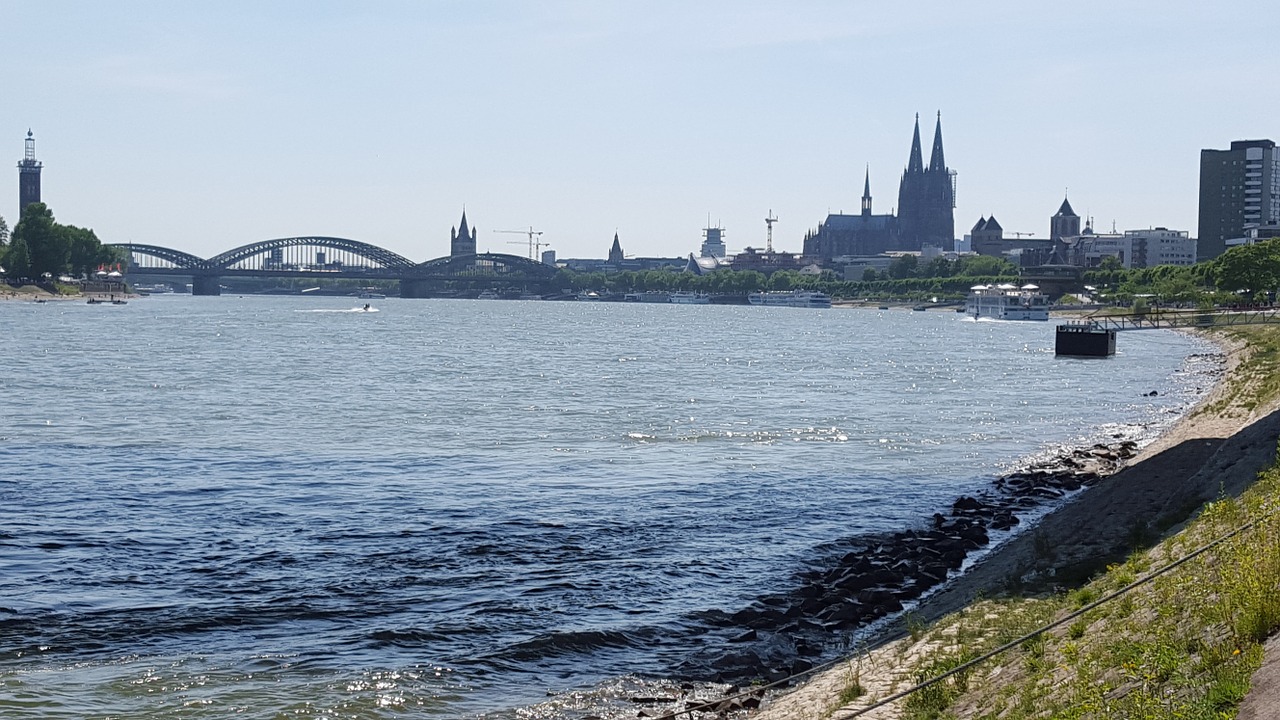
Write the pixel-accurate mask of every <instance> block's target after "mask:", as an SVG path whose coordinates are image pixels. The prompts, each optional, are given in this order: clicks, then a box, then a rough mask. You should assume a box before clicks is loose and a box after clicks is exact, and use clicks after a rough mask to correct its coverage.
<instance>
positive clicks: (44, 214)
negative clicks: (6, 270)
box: [13, 203, 71, 277]
mask: <svg viewBox="0 0 1280 720" xmlns="http://www.w3.org/2000/svg"><path fill="white" fill-rule="evenodd" d="M13 237H14V240H18V239H21V240H22V241H23V242H25V243H26V244H27V253H28V255H29V256H30V258H31V273H30V274H31V276H32V277H39V276H40V275H42V274H44V273H49V274H51V275H61V274H63V273H65V272H66V271H67V264H68V262H69V260H70V255H71V246H70V243H69V242H68V239H67V236H66V233H64V232H62V231H60V230H59V228H58V224H57V223H55V222H54V221H53V211H51V210H50V209H49V208H48V206H47V205H45V204H44V203H31V204H30V205H28V206H26V207H25V208H23V209H22V219H21V220H19V221H18V224H17V226H16V227H14V228H13Z"/></svg>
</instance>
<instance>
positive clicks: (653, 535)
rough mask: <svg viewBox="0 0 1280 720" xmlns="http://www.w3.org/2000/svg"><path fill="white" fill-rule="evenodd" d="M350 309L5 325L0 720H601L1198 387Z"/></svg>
mask: <svg viewBox="0 0 1280 720" xmlns="http://www.w3.org/2000/svg"><path fill="white" fill-rule="evenodd" d="M364 302H365V301H363V300H361V301H356V300H355V299H354V298H333V297H265V296H264V297H257V296H246V297H230V296H228V297H220V298H207V297H199V298H194V297H190V296H152V297H149V298H139V299H135V300H131V301H130V302H129V304H127V305H119V306H110V305H107V306H103V305H97V306H88V305H86V304H83V303H79V302H50V303H45V304H35V303H19V302H6V303H0V327H2V328H3V330H4V332H3V342H2V343H0V367H2V368H3V370H2V371H0V398H2V399H3V402H4V405H5V407H4V408H3V409H0V716H3V717H6V718H84V717H97V718H107V717H128V718H171V717H185V718H215V717H217V718H221V717H226V716H229V715H231V714H233V713H236V714H237V716H238V717H246V718H276V717H286V716H287V717H326V718H328V717H352V718H382V717H388V718H389V717H463V716H478V715H483V716H486V717H491V718H515V717H548V718H552V717H557V718H577V717H584V716H587V715H590V714H596V715H602V716H603V715H608V713H609V712H610V710H609V708H610V707H611V706H610V705H609V703H610V702H611V701H613V700H616V699H617V696H619V695H625V694H627V693H634V692H636V688H643V687H645V684H646V683H650V682H654V681H655V679H663V678H670V677H673V676H675V675H676V674H677V673H676V670H675V669H676V668H678V667H681V666H682V663H685V662H686V661H687V660H688V659H689V657H691V656H692V655H694V654H696V653H699V652H714V651H715V650H716V648H715V647H710V648H708V647H707V644H708V643H712V644H714V643H715V642H717V641H715V640H711V639H709V638H708V637H707V636H705V635H703V634H701V633H700V632H699V629H698V621H697V616H698V613H701V612H704V611H707V610H711V609H722V610H725V611H727V612H732V611H734V610H736V609H739V608H742V607H745V606H746V605H748V604H749V603H750V602H751V601H752V600H753V599H754V598H756V597H759V596H760V595H761V594H763V593H767V592H771V591H775V590H779V589H784V588H787V587H790V586H791V585H792V584H793V583H794V580H793V578H794V576H795V574H796V573H797V572H798V571H799V570H801V569H803V568H806V567H811V566H814V565H815V564H820V563H821V562H822V561H823V560H824V552H826V550H824V548H829V547H830V546H831V544H832V543H838V542H840V541H842V540H846V539H848V538H851V537H857V536H859V535H861V534H866V533H871V532H880V531H887V530H896V529H902V528H906V527H911V526H914V525H918V524H919V523H920V522H921V521H922V519H923V518H927V517H929V515H930V514H932V513H933V512H936V511H939V510H943V511H945V509H946V508H947V507H948V506H949V504H950V502H951V501H952V500H953V499H954V498H956V497H957V496H959V495H961V494H965V493H969V492H975V491H978V490H980V489H982V488H985V487H988V486H989V485H990V483H991V480H992V479H993V478H994V477H995V476H996V475H997V474H999V473H1000V472H1002V471H1003V470H1006V469H1008V468H1010V467H1012V466H1015V465H1017V464H1018V463H1020V462H1022V461H1025V460H1026V459H1027V458H1028V457H1032V456H1036V455H1041V454H1044V453H1048V452H1052V451H1053V450H1054V449H1056V448H1058V447H1060V446H1062V445H1073V444H1081V443H1090V442H1094V441H1096V440H1098V439H1110V438H1114V437H1116V436H1124V437H1133V438H1137V439H1140V440H1141V439H1146V438H1150V437H1151V436H1152V435H1153V434H1155V433H1157V432H1159V431H1160V430H1161V429H1162V428H1164V427H1167V426H1168V424H1170V423H1171V422H1172V421H1173V420H1174V419H1176V418H1177V417H1178V416H1179V415H1180V414H1181V413H1183V412H1185V410H1186V409H1187V407H1188V406H1189V405H1190V404H1191V403H1193V402H1194V401H1195V400H1196V399H1197V398H1198V397H1200V395H1201V394H1202V393H1203V392H1204V391H1206V390H1207V389H1208V383H1209V382H1210V380H1208V377H1209V373H1208V371H1209V370H1211V369H1212V367H1211V366H1214V363H1213V362H1212V361H1211V359H1208V358H1206V356H1205V355H1204V354H1205V353H1212V352H1213V351H1212V348H1211V347H1210V346H1207V345H1206V344H1205V343H1203V342H1202V341H1199V340H1196V339H1193V338H1189V337H1186V336H1183V335H1179V334H1175V333H1172V332H1167V331H1153V332H1134V333H1126V334H1123V335H1122V336H1121V338H1120V342H1119V347H1120V352H1119V353H1118V354H1117V355H1116V356H1115V357H1112V358H1107V359H1071V358H1058V357H1055V356H1054V353H1053V324H1052V323H1049V324H1046V323H1034V322H1022V323H1018V322H985V321H984V322H974V321H973V320H971V319H968V318H964V317H962V316H960V315H958V314H955V313H944V312H911V311H909V310H896V309H895V310H888V311H877V310H871V309H861V310H854V309H839V308H837V309H831V310H801V309H791V308H764V307H749V306H718V305H711V306H696V305H649V304H621V303H574V302H528V301H465V300H399V299H394V298H393V299H387V300H377V301H374V305H375V306H376V307H375V308H374V310H376V312H361V311H359V310H358V308H359V307H360V306H361V305H363V303H364ZM1152 391H1154V392H1155V394H1154V395H1153V394H1151V393H1152ZM836 644H838V643H835V642H834V639H833V648H834V647H835V645H836ZM833 652H834V649H833ZM549 693H550V694H552V695H554V696H555V697H572V698H574V699H575V700H574V702H560V703H547V701H548V694H549ZM539 703H543V705H540V706H539V705H538V704H539ZM629 712H630V714H631V716H632V717H634V712H635V711H634V709H631V710H630V711H629Z"/></svg>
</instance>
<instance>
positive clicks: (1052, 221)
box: [1049, 197, 1080, 243]
mask: <svg viewBox="0 0 1280 720" xmlns="http://www.w3.org/2000/svg"><path fill="white" fill-rule="evenodd" d="M1079 234H1080V216H1079V215H1077V214H1076V211H1075V210H1072V209H1071V203H1069V202H1067V198H1066V197H1063V198H1062V207H1060V208H1058V212H1057V214H1056V215H1054V216H1053V217H1051V218H1049V239H1050V240H1052V241H1054V242H1055V243H1056V242H1058V241H1059V240H1061V239H1062V238H1064V237H1075V236H1076V235H1079Z"/></svg>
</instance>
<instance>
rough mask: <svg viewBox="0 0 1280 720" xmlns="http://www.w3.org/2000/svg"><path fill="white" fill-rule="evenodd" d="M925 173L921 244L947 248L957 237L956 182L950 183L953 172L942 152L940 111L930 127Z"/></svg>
mask: <svg viewBox="0 0 1280 720" xmlns="http://www.w3.org/2000/svg"><path fill="white" fill-rule="evenodd" d="M924 175H925V181H924V199H923V202H922V203H921V204H922V208H921V210H922V214H923V222H922V223H921V225H922V227H921V233H920V243H921V245H922V246H923V245H933V246H934V247H939V248H950V247H951V246H952V244H953V243H954V242H955V239H956V221H955V206H956V202H955V186H954V184H953V183H952V177H953V173H952V172H951V169H950V168H948V167H947V162H946V159H945V158H944V157H943V154H942V113H941V112H939V113H938V124H937V125H936V126H935V127H934V129H933V153H932V154H931V155H930V156H929V167H928V168H926V169H925V171H924Z"/></svg>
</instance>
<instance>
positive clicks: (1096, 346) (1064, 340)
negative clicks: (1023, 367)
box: [1053, 322, 1116, 357]
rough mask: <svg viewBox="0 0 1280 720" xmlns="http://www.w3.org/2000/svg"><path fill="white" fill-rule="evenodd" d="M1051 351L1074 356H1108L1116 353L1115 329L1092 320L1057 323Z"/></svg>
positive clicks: (1056, 353)
mask: <svg viewBox="0 0 1280 720" xmlns="http://www.w3.org/2000/svg"><path fill="white" fill-rule="evenodd" d="M1053 352H1054V354H1055V355H1070V356H1074V357H1110V356H1112V355H1115V354H1116V331H1115V330H1114V329H1111V328H1105V327H1102V326H1101V325H1098V324H1097V323H1093V322H1082V323H1067V324H1065V325H1059V326H1058V331H1057V332H1056V333H1055V337H1054V343H1053Z"/></svg>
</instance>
